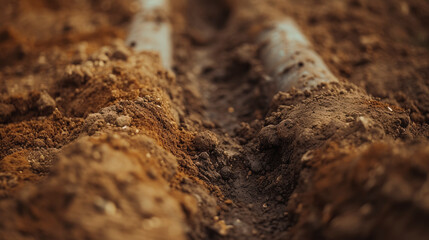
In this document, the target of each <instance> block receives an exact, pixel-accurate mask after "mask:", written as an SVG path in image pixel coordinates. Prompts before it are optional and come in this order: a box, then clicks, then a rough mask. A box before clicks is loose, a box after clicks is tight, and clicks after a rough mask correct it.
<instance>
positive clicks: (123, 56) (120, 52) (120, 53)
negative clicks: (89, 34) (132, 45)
mask: <svg viewBox="0 0 429 240" xmlns="http://www.w3.org/2000/svg"><path fill="white" fill-rule="evenodd" d="M129 56H130V51H129V50H128V49H127V48H125V47H118V48H117V49H116V50H115V51H114V52H113V55H112V58H113V59H118V60H123V61H127V59H128V57H129Z"/></svg>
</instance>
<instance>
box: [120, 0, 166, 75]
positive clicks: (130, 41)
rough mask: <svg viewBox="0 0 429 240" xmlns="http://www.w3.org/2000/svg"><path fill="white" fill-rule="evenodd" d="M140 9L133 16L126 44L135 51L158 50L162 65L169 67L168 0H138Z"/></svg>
mask: <svg viewBox="0 0 429 240" xmlns="http://www.w3.org/2000/svg"><path fill="white" fill-rule="evenodd" d="M140 4H141V11H140V12H139V13H137V14H136V15H135V16H134V20H133V22H132V24H131V28H130V33H129V35H128V38H127V40H126V43H127V45H129V46H131V47H132V48H133V49H134V50H135V51H137V52H140V51H154V52H158V53H159V56H160V58H161V62H162V65H163V66H164V67H165V68H167V69H170V68H171V66H172V62H173V57H172V48H173V46H172V40H171V25H170V23H169V21H168V18H167V16H168V9H169V1H168V0H140Z"/></svg>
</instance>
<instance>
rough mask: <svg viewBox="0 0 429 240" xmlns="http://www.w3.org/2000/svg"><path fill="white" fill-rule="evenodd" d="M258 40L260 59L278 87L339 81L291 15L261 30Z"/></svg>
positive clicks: (303, 88) (308, 87)
mask: <svg viewBox="0 0 429 240" xmlns="http://www.w3.org/2000/svg"><path fill="white" fill-rule="evenodd" d="M259 41H260V43H261V44H262V49H261V59H262V62H263V64H264V66H265V68H266V70H267V71H268V73H269V74H270V75H271V76H272V77H273V78H274V81H275V85H276V86H275V88H276V90H277V91H287V90H290V89H291V88H292V87H294V88H296V89H301V90H306V89H310V88H312V87H315V86H317V85H318V84H320V83H323V82H325V83H327V82H337V81H338V80H337V78H336V77H335V76H334V75H333V74H332V73H331V72H330V71H329V69H328V67H327V66H326V64H325V63H324V62H323V60H322V59H321V57H320V56H319V55H318V54H317V53H316V52H315V51H314V50H313V48H312V46H311V44H310V42H309V41H308V40H307V38H306V37H305V36H304V34H303V33H302V32H301V31H300V30H299V27H298V26H297V25H296V23H295V22H294V21H293V20H292V19H290V18H287V19H284V20H281V21H278V22H276V23H275V24H273V25H272V27H270V28H269V29H268V30H265V31H263V32H262V33H261V34H260V36H259Z"/></svg>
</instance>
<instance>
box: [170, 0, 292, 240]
mask: <svg viewBox="0 0 429 240" xmlns="http://www.w3.org/2000/svg"><path fill="white" fill-rule="evenodd" d="M200 2H201V3H200ZM204 3H205V1H191V3H190V4H191V6H192V7H191V9H190V11H191V12H190V13H188V14H189V16H188V17H189V18H190V19H191V20H190V21H191V22H197V23H199V24H198V25H193V26H191V29H192V34H194V35H193V36H191V38H192V37H194V38H196V37H195V35H203V36H204V35H209V36H211V37H213V39H211V41H209V42H204V43H203V44H201V43H197V44H196V43H194V44H193V45H192V46H191V47H190V48H189V49H188V51H189V53H188V55H189V56H193V57H192V58H191V59H192V60H190V61H189V62H188V64H186V66H187V68H185V69H180V71H181V72H182V73H187V75H186V76H185V77H187V78H191V80H192V79H194V81H193V84H194V85H196V88H197V91H198V92H199V93H201V98H202V101H203V109H204V110H202V115H203V118H205V119H206V120H205V121H208V122H213V123H214V124H215V125H216V126H218V128H217V129H216V130H214V131H213V132H215V133H216V136H217V138H218V139H220V142H221V145H222V146H221V147H220V148H221V149H222V150H223V153H222V154H220V155H219V156H220V157H218V158H216V157H215V161H216V160H217V162H216V163H213V165H216V166H220V167H217V169H216V171H217V173H218V175H220V176H221V177H222V179H223V180H224V181H217V182H210V184H217V185H219V186H220V188H221V190H222V193H223V194H224V196H225V200H224V203H221V204H220V205H221V206H223V208H222V211H221V214H220V216H217V217H215V221H218V220H224V221H225V224H226V228H225V229H227V230H228V231H223V230H221V231H218V232H217V233H218V234H215V235H213V237H212V238H213V239H268V238H273V237H274V236H276V237H281V236H279V235H278V234H279V233H281V232H285V230H286V229H287V227H288V225H289V223H288V213H287V212H286V204H287V201H285V199H284V198H283V197H282V196H281V195H279V193H278V192H276V191H272V190H271V189H270V188H269V187H268V188H265V187H266V186H267V185H270V182H268V181H266V178H265V177H264V175H261V174H257V173H256V171H260V168H261V166H258V165H260V162H264V161H266V159H265V158H270V157H273V156H274V157H275V155H276V153H275V150H274V151H273V153H271V154H258V153H257V152H255V151H254V149H252V147H251V146H248V145H249V142H250V141H245V140H244V141H243V139H242V138H241V137H240V136H239V134H237V131H238V129H240V128H241V127H243V126H246V125H249V124H252V123H253V124H255V125H258V120H260V119H261V118H263V116H264V115H265V114H266V112H267V110H266V108H267V105H268V97H267V96H266V95H265V94H264V92H263V91H264V84H265V85H266V84H267V83H266V82H264V78H263V71H262V70H261V69H262V67H261V64H260V63H259V60H256V59H257V58H256V57H257V56H256V55H257V46H256V45H253V44H252V43H251V42H247V41H240V42H238V43H235V42H228V37H229V35H228V34H230V33H229V31H230V30H229V29H227V28H222V27H219V26H221V25H224V24H218V22H219V21H213V22H207V21H210V20H209V19H208V20H207V19H204V18H202V16H207V15H206V14H202V15H199V14H198V12H200V14H201V13H204V12H205V11H208V10H209V9H213V8H214V10H213V11H214V12H217V13H218V14H221V15H218V16H217V17H216V19H219V16H225V17H226V19H227V20H224V21H225V22H228V18H227V16H228V14H229V11H228V10H225V9H222V8H225V6H221V5H220V3H221V1H214V2H213V1H211V3H212V4H211V7H210V8H209V7H208V6H207V5H205V4H204ZM214 3H216V4H217V6H214V5H213V4H214ZM211 23H213V25H211ZM237 46H238V49H239V50H238V51H235V52H233V53H231V52H229V50H230V49H233V48H237ZM178 51H180V50H178ZM243 53H245V54H243ZM249 54H250V55H249ZM214 64H215V65H217V66H216V67H213V65H214ZM255 69H256V71H255ZM258 70H259V71H258ZM189 73H191V74H192V75H191V77H190V76H189ZM178 74H179V75H180V73H178ZM256 128H257V127H256ZM252 164H253V165H257V166H251V165H252ZM252 168H253V169H254V170H256V171H252ZM267 170H268V171H269V169H267ZM199 171H201V172H205V171H206V170H205V169H204V168H201V167H200V168H199ZM212 174H213V173H205V174H203V175H212ZM267 189H268V190H267ZM225 229H224V230H225ZM226 232H227V233H228V234H226Z"/></svg>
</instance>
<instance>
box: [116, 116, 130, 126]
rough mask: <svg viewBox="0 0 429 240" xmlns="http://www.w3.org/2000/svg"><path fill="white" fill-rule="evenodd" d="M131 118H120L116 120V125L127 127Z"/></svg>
mask: <svg viewBox="0 0 429 240" xmlns="http://www.w3.org/2000/svg"><path fill="white" fill-rule="evenodd" d="M131 121H132V118H131V117H129V116H120V117H118V118H117V119H116V125H117V126H118V127H124V126H129V125H130V124H131Z"/></svg>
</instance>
